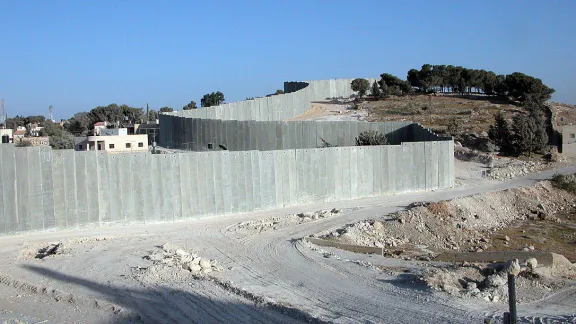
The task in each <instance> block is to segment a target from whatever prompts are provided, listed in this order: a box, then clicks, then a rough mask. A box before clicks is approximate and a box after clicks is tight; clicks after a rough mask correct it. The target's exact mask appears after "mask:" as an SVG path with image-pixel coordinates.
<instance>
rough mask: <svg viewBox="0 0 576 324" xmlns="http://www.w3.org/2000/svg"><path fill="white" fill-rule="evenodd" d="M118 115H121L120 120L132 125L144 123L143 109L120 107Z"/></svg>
mask: <svg viewBox="0 0 576 324" xmlns="http://www.w3.org/2000/svg"><path fill="white" fill-rule="evenodd" d="M120 113H121V114H122V120H123V121H126V122H132V123H142V122H143V121H144V109H142V108H133V107H130V106H128V105H121V106H120Z"/></svg>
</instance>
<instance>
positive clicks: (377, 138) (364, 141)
mask: <svg viewBox="0 0 576 324" xmlns="http://www.w3.org/2000/svg"><path fill="white" fill-rule="evenodd" d="M386 144H388V140H387V139H386V136H384V134H380V133H379V132H378V131H376V130H367V131H363V132H361V133H360V134H359V135H358V137H356V145H357V146H367V145H386Z"/></svg>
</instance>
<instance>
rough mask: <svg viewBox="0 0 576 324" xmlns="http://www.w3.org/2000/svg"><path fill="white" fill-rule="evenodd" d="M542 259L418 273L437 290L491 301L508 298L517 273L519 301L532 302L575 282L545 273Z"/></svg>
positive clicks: (433, 269)
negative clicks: (540, 264) (510, 276)
mask: <svg viewBox="0 0 576 324" xmlns="http://www.w3.org/2000/svg"><path fill="white" fill-rule="evenodd" d="M537 266H538V261H537V260H536V259H535V258H530V259H527V260H523V261H522V262H518V260H512V261H509V262H508V263H506V264H502V263H494V264H487V265H483V264H470V263H466V262H465V263H464V264H462V266H456V267H449V268H439V269H437V268H426V269H423V270H422V271H420V272H419V273H418V274H416V276H417V277H418V279H419V280H420V281H423V282H424V283H426V285H427V286H428V287H430V288H432V289H434V290H437V291H443V292H446V293H448V294H450V295H452V296H456V297H462V298H479V299H484V300H486V301H490V302H494V303H497V302H503V303H504V302H507V301H508V274H509V273H512V274H514V275H515V276H516V288H517V289H516V291H517V301H518V302H519V303H526V302H531V301H534V300H537V299H540V298H542V297H543V296H545V295H546V294H548V293H549V292H550V291H552V290H557V289H561V288H563V287H565V286H566V285H571V284H573V282H570V281H569V280H559V279H558V278H555V279H552V278H550V277H549V276H546V275H542V273H543V271H542V270H541V269H542V268H537Z"/></svg>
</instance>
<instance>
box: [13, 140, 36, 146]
mask: <svg viewBox="0 0 576 324" xmlns="http://www.w3.org/2000/svg"><path fill="white" fill-rule="evenodd" d="M14 146H15V147H29V146H32V142H30V141H29V140H20V141H18V142H16V143H15V144H14Z"/></svg>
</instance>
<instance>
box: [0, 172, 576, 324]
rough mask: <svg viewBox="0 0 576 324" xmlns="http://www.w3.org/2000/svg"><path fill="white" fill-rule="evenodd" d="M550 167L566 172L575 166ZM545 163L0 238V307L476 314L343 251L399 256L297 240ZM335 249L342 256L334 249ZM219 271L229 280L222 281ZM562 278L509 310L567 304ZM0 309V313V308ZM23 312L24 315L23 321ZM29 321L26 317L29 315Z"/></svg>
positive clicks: (417, 316)
mask: <svg viewBox="0 0 576 324" xmlns="http://www.w3.org/2000/svg"><path fill="white" fill-rule="evenodd" d="M556 171H561V173H573V172H576V166H573V167H568V168H563V169H560V170H556ZM553 173H554V171H545V172H542V173H539V174H536V175H530V176H527V177H523V178H517V179H514V180H510V181H506V182H497V181H488V180H482V179H473V178H471V179H468V180H465V181H463V183H464V184H463V185H462V186H460V187H458V188H455V189H451V190H444V191H436V192H420V193H407V194H402V195H394V196H382V197H375V198H369V199H361V200H353V201H340V202H333V203H323V204H317V205H309V206H299V207H293V208H284V209H279V210H273V211H264V212H254V213H248V214H241V215H232V216H225V217H214V218H210V219H200V220H192V221H187V222H178V223H169V224H136V225H114V226H105V227H100V228H86V229H78V230H68V231H58V232H39V233H31V234H26V235H19V236H12V237H3V238H0V265H1V267H0V311H1V310H8V311H12V312H14V314H23V316H33V317H34V318H39V319H41V320H46V321H48V322H76V323H124V322H147V323H175V322H196V323H234V322H253V323H271V322H286V323H290V322H301V321H312V322H313V321H318V322H324V321H325V322H337V323H351V322H355V323H379V322H383V323H472V322H475V323H481V322H482V320H483V318H484V317H485V316H486V315H492V314H495V313H501V312H503V310H504V309H505V306H504V305H501V304H491V303H488V302H485V303H484V302H479V301H477V300H473V301H472V300H464V299H455V298H453V297H449V296H447V295H444V294H442V293H436V292H431V291H429V290H426V289H423V287H422V289H418V286H415V285H410V284H408V283H406V282H403V281H402V279H401V278H400V279H399V278H398V277H396V276H390V275H387V274H386V273H384V272H381V271H378V270H375V269H374V268H371V267H365V266H362V265H360V264H358V263H355V262H348V261H346V258H348V259H355V258H358V259H363V260H368V261H370V262H372V263H375V264H380V265H398V264H399V262H400V263H402V264H403V265H405V266H406V265H415V264H416V263H414V262H410V261H399V260H393V259H385V258H382V257H378V256H372V257H370V256H364V255H353V254H350V253H344V252H342V253H341V255H342V256H343V258H342V259H340V260H338V259H335V258H325V257H324V256H323V255H322V254H320V253H318V252H315V251H314V250H312V249H311V248H310V247H309V246H308V245H307V244H305V243H303V242H302V241H300V240H299V239H300V238H302V237H303V236H307V235H309V234H313V233H317V232H320V231H324V230H328V229H331V228H336V227H340V226H341V225H343V224H346V223H348V222H355V221H359V220H363V219H369V218H372V217H375V216H378V215H383V214H388V213H391V212H395V211H397V210H399V209H402V208H404V206H407V205H408V204H409V203H410V202H414V201H432V200H445V199H451V198H455V197H461V196H467V195H472V194H476V193H480V192H486V191H498V190H504V189H507V188H514V187H520V186H526V185H531V184H533V183H534V182H535V181H537V180H541V179H546V178H550V177H551V175H552V174H553ZM333 207H336V208H340V209H343V210H344V212H342V213H340V214H338V215H336V216H333V217H330V218H325V219H321V220H317V221H313V222H308V223H305V224H300V225H294V226H288V227H283V228H278V229H276V230H271V231H265V232H261V233H252V234H250V233H248V234H246V233H239V232H236V231H234V230H233V229H234V227H235V225H236V224H238V223H239V222H243V221H247V220H254V219H260V218H264V217H269V216H272V215H279V214H288V213H296V212H304V211H314V210H319V209H331V208H333ZM58 240H63V241H64V242H65V246H66V248H67V251H66V252H65V253H64V254H61V255H55V256H49V257H46V258H44V259H41V260H40V259H35V258H33V257H32V258H29V257H27V256H26V255H22V250H25V249H26V247H30V246H34V244H36V243H42V242H53V241H58ZM166 242H169V243H173V244H177V245H180V246H182V247H184V248H186V249H187V250H190V251H195V252H197V253H198V254H199V255H202V256H205V257H208V258H210V259H216V260H218V261H219V263H220V264H221V265H222V266H223V267H224V269H225V271H223V272H219V273H215V274H214V277H215V278H216V279H217V282H219V283H216V282H214V281H211V280H206V279H202V278H200V279H197V278H193V277H192V276H191V275H189V274H188V272H187V271H185V270H174V271H173V272H166V273H164V272H159V273H156V272H150V271H149V269H150V266H151V262H150V261H149V260H146V259H144V257H145V256H147V255H148V254H149V253H150V251H153V250H155V249H157V247H156V246H158V245H161V244H163V243H166ZM344 256H345V257H344ZM229 281H231V282H229ZM574 305H576V291H575V289H573V288H571V289H568V290H566V291H562V292H561V293H559V294H556V295H554V296H551V297H549V298H547V299H546V300H543V301H542V300H541V301H539V302H538V303H533V304H532V305H522V306H520V307H519V314H520V315H523V314H525V315H531V316H532V315H549V316H552V317H557V318H560V319H561V318H562V317H558V316H560V315H563V314H570V312H572V313H573V312H574ZM0 319H1V317H0ZM24 322H27V321H24ZM29 322H32V321H29Z"/></svg>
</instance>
